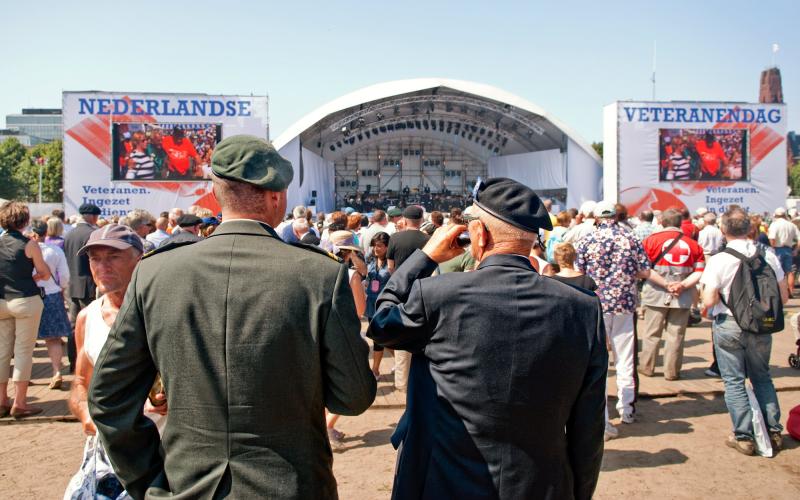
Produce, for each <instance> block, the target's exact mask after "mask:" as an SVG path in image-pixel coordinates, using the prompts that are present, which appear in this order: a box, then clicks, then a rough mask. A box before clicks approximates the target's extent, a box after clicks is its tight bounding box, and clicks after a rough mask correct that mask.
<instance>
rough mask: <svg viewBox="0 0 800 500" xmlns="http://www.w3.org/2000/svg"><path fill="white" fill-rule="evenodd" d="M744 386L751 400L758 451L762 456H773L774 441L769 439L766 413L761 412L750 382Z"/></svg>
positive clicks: (754, 434)
mask: <svg viewBox="0 0 800 500" xmlns="http://www.w3.org/2000/svg"><path fill="white" fill-rule="evenodd" d="M744 387H745V389H746V390H747V399H749V400H750V413H752V414H753V437H754V438H755V442H756V453H758V454H759V455H761V456H762V457H767V458H772V456H773V453H772V442H771V441H770V440H769V432H768V431H767V424H766V422H764V415H762V414H761V407H760V406H759V405H758V400H757V399H756V395H755V393H754V392H753V389H752V387H750V383H749V382H747V383H745V384H744Z"/></svg>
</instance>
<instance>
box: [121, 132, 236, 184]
mask: <svg viewBox="0 0 800 500" xmlns="http://www.w3.org/2000/svg"><path fill="white" fill-rule="evenodd" d="M111 140H112V141H113V147H112V151H113V153H112V154H113V160H112V163H113V166H112V167H113V168H112V179H113V180H115V181H202V180H208V179H210V178H211V154H212V153H213V152H214V148H215V147H216V145H217V143H218V142H219V141H221V140H222V125H220V124H218V123H114V124H112V127H111Z"/></svg>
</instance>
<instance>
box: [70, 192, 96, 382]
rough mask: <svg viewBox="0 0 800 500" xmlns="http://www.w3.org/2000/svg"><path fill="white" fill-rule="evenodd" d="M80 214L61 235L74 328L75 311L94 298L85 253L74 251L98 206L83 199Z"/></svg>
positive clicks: (72, 357)
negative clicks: (73, 226)
mask: <svg viewBox="0 0 800 500" xmlns="http://www.w3.org/2000/svg"><path fill="white" fill-rule="evenodd" d="M78 213H79V214H80V218H79V219H78V222H76V223H75V228H74V229H73V230H72V231H70V232H69V233H67V235H66V236H65V237H64V256H65V257H66V258H67V265H68V266H69V276H70V279H69V289H68V290H67V291H68V292H69V298H70V304H69V322H70V324H71V325H72V328H73V329H74V328H75V320H76V319H77V317H78V313H79V312H80V311H81V309H83V308H84V307H86V306H88V305H89V303H90V302H91V301H93V300H94V299H95V284H94V279H93V278H92V272H91V270H90V269H89V257H88V256H87V255H86V254H82V255H78V250H80V249H81V248H83V246H84V245H85V244H86V242H87V241H89V235H91V234H92V232H93V231H94V230H95V229H97V220H98V219H99V218H100V208H99V207H98V206H97V205H92V204H91V203H84V204H83V205H81V206H80V207H78ZM76 354H77V351H76V349H75V336H74V335H73V336H70V337H68V338H67V357H68V359H69V371H70V372H71V373H72V372H74V371H75V356H76Z"/></svg>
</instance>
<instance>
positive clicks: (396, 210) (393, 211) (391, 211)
mask: <svg viewBox="0 0 800 500" xmlns="http://www.w3.org/2000/svg"><path fill="white" fill-rule="evenodd" d="M386 215H388V216H389V217H401V216H402V215H403V211H402V210H400V209H399V208H391V209H389V210H387V211H386Z"/></svg>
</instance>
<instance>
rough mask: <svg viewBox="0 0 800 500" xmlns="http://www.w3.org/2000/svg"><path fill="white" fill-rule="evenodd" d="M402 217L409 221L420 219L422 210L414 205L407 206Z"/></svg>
mask: <svg viewBox="0 0 800 500" xmlns="http://www.w3.org/2000/svg"><path fill="white" fill-rule="evenodd" d="M403 217H405V218H406V219H411V220H417V219H421V218H422V208H420V207H418V206H416V205H411V206H408V207H406V209H405V210H403Z"/></svg>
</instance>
